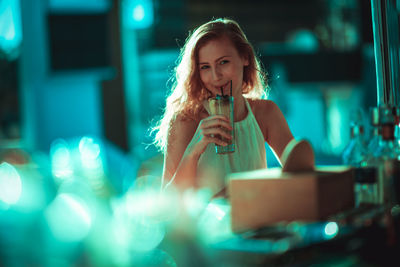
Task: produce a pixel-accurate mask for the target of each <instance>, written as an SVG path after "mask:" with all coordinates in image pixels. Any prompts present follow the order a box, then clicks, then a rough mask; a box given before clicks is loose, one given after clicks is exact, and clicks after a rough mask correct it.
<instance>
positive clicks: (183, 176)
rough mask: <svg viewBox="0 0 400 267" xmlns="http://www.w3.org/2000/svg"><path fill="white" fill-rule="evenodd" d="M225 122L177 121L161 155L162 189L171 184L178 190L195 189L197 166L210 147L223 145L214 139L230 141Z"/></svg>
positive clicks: (213, 118)
mask: <svg viewBox="0 0 400 267" xmlns="http://www.w3.org/2000/svg"><path fill="white" fill-rule="evenodd" d="M221 127H223V128H227V129H228V130H230V129H231V126H230V124H229V120H228V119H227V118H226V117H224V116H221V115H216V116H209V117H206V118H204V119H203V120H200V122H196V121H194V120H190V119H183V118H181V117H178V118H177V119H176V120H175V121H174V122H173V123H172V125H171V127H170V129H169V134H168V139H167V148H166V151H165V155H164V170H163V185H164V186H168V185H169V184H171V183H173V184H175V185H176V186H178V187H180V188H188V187H194V186H196V173H197V164H198V160H199V158H200V156H201V154H202V153H203V152H204V151H205V149H206V148H207V145H208V144H210V143H216V144H218V145H226V143H225V142H224V141H222V140H221V139H220V138H217V137H215V136H218V135H219V136H223V137H224V138H226V139H230V138H231V136H230V134H229V132H227V131H226V130H224V129H223V128H221Z"/></svg>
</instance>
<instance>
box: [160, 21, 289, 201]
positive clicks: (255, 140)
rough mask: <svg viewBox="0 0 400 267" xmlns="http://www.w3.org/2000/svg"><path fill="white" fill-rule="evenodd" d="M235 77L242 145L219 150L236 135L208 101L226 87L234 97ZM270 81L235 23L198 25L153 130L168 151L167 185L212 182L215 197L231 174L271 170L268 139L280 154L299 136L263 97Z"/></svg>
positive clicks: (236, 115)
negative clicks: (230, 150)
mask: <svg viewBox="0 0 400 267" xmlns="http://www.w3.org/2000/svg"><path fill="white" fill-rule="evenodd" d="M231 82H232V95H233V97H234V131H235V146H236V150H235V152H234V153H230V154H216V153H215V150H214V144H216V145H226V144H227V143H226V142H225V141H224V139H230V138H232V136H231V135H230V134H229V130H231V126H230V123H229V119H228V118H227V117H225V116H222V115H214V116H210V114H209V111H208V107H207V99H208V98H210V97H215V96H216V95H217V94H221V88H222V90H223V91H224V94H229V93H230V86H231ZM265 85H266V77H265V74H264V72H263V71H262V69H261V65H260V62H259V60H258V58H257V57H256V55H255V52H254V49H253V47H252V45H251V44H250V43H249V41H248V40H247V38H246V36H245V34H244V33H243V31H242V29H241V28H240V26H239V25H238V24H237V23H236V22H235V21H233V20H230V19H216V20H212V21H209V22H207V23H205V24H203V25H201V26H200V27H198V28H197V29H196V30H195V31H194V32H193V33H192V34H191V35H190V36H189V37H188V38H187V40H186V43H185V45H184V46H183V48H182V49H181V53H180V57H179V60H178V65H177V67H176V68H175V83H174V85H173V87H172V91H171V94H170V95H169V96H168V98H167V103H166V108H165V113H164V116H163V117H162V119H161V120H160V122H159V124H158V125H157V126H156V127H155V130H156V131H157V134H156V137H155V144H156V145H157V146H158V147H159V148H160V150H161V151H162V152H163V153H164V169H163V181H164V183H163V184H164V185H168V184H174V185H176V186H178V187H180V188H183V189H184V188H189V187H196V188H198V187H207V188H209V189H211V190H212V192H213V193H214V194H216V193H218V192H220V191H221V190H223V189H224V188H225V185H226V181H225V179H226V175H227V174H229V173H232V172H239V171H249V170H255V169H260V168H266V167H267V162H266V152H265V142H267V143H268V144H269V146H270V147H271V148H272V149H273V151H274V152H275V154H276V156H277V157H278V159H280V157H281V155H282V152H283V150H284V148H285V146H286V145H287V144H288V143H289V141H290V140H292V139H293V135H292V133H291V131H290V129H289V126H288V124H287V122H286V119H285V118H284V116H283V114H282V112H281V111H280V109H279V108H278V106H277V105H276V104H275V103H274V102H272V101H270V100H264V99H262V98H263V96H264V95H265ZM218 137H219V138H218ZM221 137H222V138H221Z"/></svg>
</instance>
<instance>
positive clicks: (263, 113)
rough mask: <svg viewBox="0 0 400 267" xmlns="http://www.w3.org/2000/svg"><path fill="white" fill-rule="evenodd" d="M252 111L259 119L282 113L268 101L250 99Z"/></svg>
mask: <svg viewBox="0 0 400 267" xmlns="http://www.w3.org/2000/svg"><path fill="white" fill-rule="evenodd" d="M248 101H249V104H250V107H251V110H252V111H253V114H254V115H255V116H256V118H257V117H262V118H265V117H269V115H274V114H276V112H279V113H280V109H279V107H278V105H277V104H276V103H275V102H274V101H272V100H267V99H248Z"/></svg>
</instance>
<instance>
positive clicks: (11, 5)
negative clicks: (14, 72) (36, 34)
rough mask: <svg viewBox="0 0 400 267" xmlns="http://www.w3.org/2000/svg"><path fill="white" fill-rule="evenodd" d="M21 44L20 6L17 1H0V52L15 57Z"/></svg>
mask: <svg viewBox="0 0 400 267" xmlns="http://www.w3.org/2000/svg"><path fill="white" fill-rule="evenodd" d="M21 42H22V28H21V17H20V6H19V1H18V0H4V1H0V50H2V51H4V52H5V54H6V55H7V56H9V57H11V58H12V57H15V56H17V54H16V53H15V50H16V48H18V47H19V45H20V44H21Z"/></svg>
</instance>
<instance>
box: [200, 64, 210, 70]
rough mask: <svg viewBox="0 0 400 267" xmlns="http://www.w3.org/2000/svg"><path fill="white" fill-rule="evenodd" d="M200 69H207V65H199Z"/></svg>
mask: <svg viewBox="0 0 400 267" xmlns="http://www.w3.org/2000/svg"><path fill="white" fill-rule="evenodd" d="M200 69H201V70H205V69H208V66H207V65H203V66H200Z"/></svg>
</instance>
